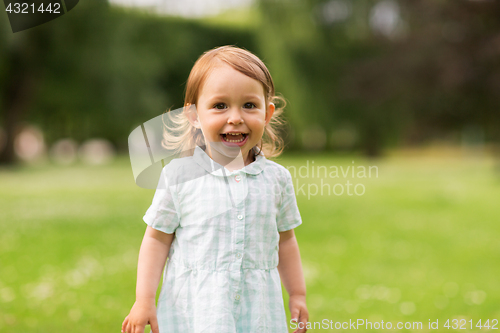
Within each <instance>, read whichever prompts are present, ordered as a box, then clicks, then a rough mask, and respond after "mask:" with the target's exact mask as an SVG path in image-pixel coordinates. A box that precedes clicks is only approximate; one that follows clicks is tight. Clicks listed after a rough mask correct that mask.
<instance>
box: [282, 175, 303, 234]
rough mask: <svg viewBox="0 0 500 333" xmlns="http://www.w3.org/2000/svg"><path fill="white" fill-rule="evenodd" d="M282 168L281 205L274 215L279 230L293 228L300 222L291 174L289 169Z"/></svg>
mask: <svg viewBox="0 0 500 333" xmlns="http://www.w3.org/2000/svg"><path fill="white" fill-rule="evenodd" d="M283 170H284V172H283V173H284V180H283V184H282V191H281V205H280V208H279V210H278V215H277V217H276V222H277V225H278V231H279V232H282V231H287V230H290V229H293V228H295V227H298V226H299V225H301V224H302V218H301V217H300V212H299V207H298V206H297V199H296V198H295V190H294V188H293V181H292V176H291V175H290V171H288V170H287V169H284V168H283Z"/></svg>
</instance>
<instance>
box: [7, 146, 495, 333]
mask: <svg viewBox="0 0 500 333" xmlns="http://www.w3.org/2000/svg"><path fill="white" fill-rule="evenodd" d="M313 161H314V163H313ZM353 161H354V163H353ZM278 162H279V163H281V164H283V165H285V166H288V167H291V168H290V170H291V173H292V175H293V174H294V173H296V174H295V177H294V181H295V184H294V185H295V186H296V191H297V200H298V204H299V208H300V210H301V214H302V218H303V225H302V226H300V227H298V228H297V229H296V235H297V239H298V241H299V246H300V248H301V253H302V260H303V265H304V270H305V275H306V280H307V286H308V306H309V310H310V321H312V322H315V321H316V322H321V321H323V320H324V319H325V320H328V321H330V320H331V321H333V324H332V326H334V328H333V329H332V330H331V331H342V330H343V329H335V322H339V323H341V322H346V321H347V322H349V320H351V321H356V320H358V319H363V320H365V321H371V322H372V323H375V322H378V323H380V322H381V320H383V321H384V325H387V322H391V324H392V325H393V328H394V327H395V326H396V325H397V322H403V323H405V322H422V329H419V328H417V327H415V326H414V328H413V329H409V330H406V329H402V331H418V332H425V331H429V329H428V323H429V320H431V321H432V322H435V321H436V320H439V323H438V324H439V330H437V331H449V330H448V329H447V328H444V327H443V325H444V324H445V322H446V320H447V319H450V322H449V324H450V326H451V327H453V325H454V323H455V322H453V319H456V320H457V321H456V323H457V324H458V325H456V326H460V325H461V324H463V323H464V322H465V323H466V324H465V326H462V327H466V328H467V331H479V328H477V327H476V324H477V323H478V321H479V320H480V319H481V320H482V321H481V324H482V325H483V324H484V323H485V321H486V320H487V319H489V322H488V324H489V325H490V326H491V325H494V321H493V319H496V320H497V322H498V320H499V319H500V307H499V306H498V305H499V304H500V284H499V282H498V281H499V276H500V242H499V239H500V224H499V222H500V209H499V205H498V204H499V201H500V200H499V199H500V175H499V174H498V173H495V172H494V168H493V164H492V162H491V161H489V160H486V159H465V158H457V157H453V158H424V157H391V158H386V159H381V160H364V159H361V158H359V157H337V158H335V157H331V156H327V155H304V154H301V155H290V154H288V155H285V156H283V157H282V158H280V159H279V160H278ZM292 166H295V169H294V168H293V167H292ZM301 166H302V167H303V168H302V169H300V167H301ZM307 166H308V167H307ZM318 166H326V167H327V168H323V169H321V168H320V170H319V171H320V175H319V177H318V175H317V173H318V172H317V171H318V169H317V167H318ZM340 166H342V168H343V169H340ZM361 166H365V167H366V170H367V171H368V167H369V166H372V169H371V170H372V175H371V177H368V173H367V174H366V178H362V177H360V176H362V174H358V172H359V171H361V170H362V168H361ZM306 167H307V168H306ZM335 167H337V168H338V170H339V172H338V174H337V175H338V176H339V177H335ZM347 167H356V169H355V170H356V173H355V175H354V177H352V176H353V175H352V173H351V172H350V171H352V169H349V170H350V171H348V172H347V173H348V174H349V175H347V174H346V177H344V175H342V170H344V172H345V171H346V170H347ZM325 169H326V170H327V171H328V172H327V173H325ZM306 170H307V171H308V172H309V174H306ZM313 170H314V171H315V175H314V177H313V176H312V171H313ZM300 171H301V172H302V173H300ZM375 171H377V174H376V173H375ZM376 175H378V177H377V176H376ZM347 181H349V182H350V184H352V186H351V187H350V188H348V185H346V184H347ZM335 184H340V185H337V186H336V187H334V186H335ZM359 184H361V185H359ZM355 185H358V187H357V188H356V189H357V192H358V194H361V190H363V191H364V193H363V194H362V195H357V194H356V193H355V192H354V189H355V188H354V186H355ZM300 186H302V190H299V188H300ZM321 188H323V195H321V192H320V191H321ZM341 188H343V189H344V193H343V194H341V195H337V194H340V190H341ZM328 189H330V191H332V190H335V191H336V192H330V194H328V193H327V190H328ZM348 190H350V193H351V194H352V195H349V194H348V193H347V191H348ZM315 191H316V192H315ZM153 193H154V191H153V190H145V189H141V188H139V187H137V186H136V185H135V184H134V182H133V177H132V171H131V168H130V164H129V161H128V160H127V158H125V157H122V158H119V159H117V160H116V161H115V162H114V163H113V164H111V165H107V166H99V167H89V166H84V165H75V166H71V167H60V166H52V165H45V166H38V167H23V168H19V169H0V332H4V333H11V332H12V333H13V332H56V333H58V332H71V333H78V332H82V333H83V332H85V333H88V332H93V333H98V332H103V333H109V332H119V330H120V326H121V322H122V320H123V318H124V317H125V315H126V314H127V313H128V311H129V309H130V307H131V305H132V304H133V301H134V297H135V269H136V261H137V253H138V250H139V245H140V242H141V239H142V235H143V232H144V230H145V224H144V222H142V216H143V214H144V212H145V211H146V209H147V208H148V206H149V204H150V202H151V199H152V196H153ZM285 301H286V299H285ZM460 320H462V322H460ZM470 320H471V321H470ZM471 323H472V329H471V327H470V325H471ZM316 325H318V324H316ZM329 325H330V324H329ZM337 325H338V324H337ZM372 325H373V324H372ZM375 326H376V324H375ZM338 327H339V326H337V328H338ZM407 327H408V326H407ZM344 328H345V324H344ZM350 328H351V329H352V326H351V327H350ZM359 328H360V330H364V329H365V326H362V327H361V326H360V327H359ZM496 328H500V324H497V325H496ZM490 329H492V327H490ZM344 330H347V329H344ZM374 330H375V329H374ZM393 330H394V331H400V330H398V329H393ZM309 331H310V332H315V331H319V332H322V331H324V332H328V331H330V329H319V328H318V326H316V329H311V330H309ZM377 331H378V330H377ZM434 331H436V330H434ZM481 331H484V328H483V329H482V330H481ZM493 332H495V331H493Z"/></svg>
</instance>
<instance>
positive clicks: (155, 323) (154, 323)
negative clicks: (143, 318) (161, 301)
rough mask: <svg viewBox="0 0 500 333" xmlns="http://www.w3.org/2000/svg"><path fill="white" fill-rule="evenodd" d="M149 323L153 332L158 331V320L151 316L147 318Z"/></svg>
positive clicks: (158, 332) (156, 332)
mask: <svg viewBox="0 0 500 333" xmlns="http://www.w3.org/2000/svg"><path fill="white" fill-rule="evenodd" d="M149 325H150V326H151V330H152V331H153V333H160V329H159V328H158V320H157V319H156V317H153V318H151V319H150V320H149Z"/></svg>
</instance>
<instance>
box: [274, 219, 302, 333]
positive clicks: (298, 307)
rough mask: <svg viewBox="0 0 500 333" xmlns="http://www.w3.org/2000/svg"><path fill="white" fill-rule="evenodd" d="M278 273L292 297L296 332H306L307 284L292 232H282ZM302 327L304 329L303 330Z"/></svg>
mask: <svg viewBox="0 0 500 333" xmlns="http://www.w3.org/2000/svg"><path fill="white" fill-rule="evenodd" d="M278 271H279V273H280V277H281V281H282V282H283V285H284V286H285V289H286V291H287V292H288V295H290V300H289V307H290V313H291V315H292V320H294V321H295V322H297V323H298V325H297V327H299V329H297V330H296V331H295V332H297V333H302V332H305V331H306V328H305V327H306V324H307V321H308V320H309V313H308V311H307V306H306V283H305V280H304V274H303V273H302V263H301V261H300V252H299V245H298V244H297V239H296V238H295V234H294V233H293V229H292V230H288V231H284V232H280V242H279V264H278ZM301 327H303V328H302V329H301Z"/></svg>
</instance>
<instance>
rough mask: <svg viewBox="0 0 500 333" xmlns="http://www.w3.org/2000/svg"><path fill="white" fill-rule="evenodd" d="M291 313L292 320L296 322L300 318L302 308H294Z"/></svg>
mask: <svg viewBox="0 0 500 333" xmlns="http://www.w3.org/2000/svg"><path fill="white" fill-rule="evenodd" d="M290 313H291V315H292V321H293V322H295V323H296V322H297V321H298V320H299V315H300V310H299V309H298V308H293V309H292V311H290Z"/></svg>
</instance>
